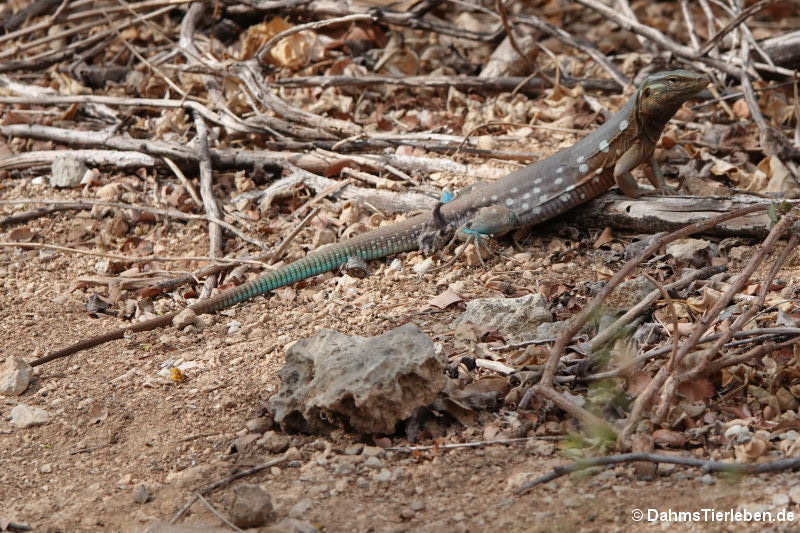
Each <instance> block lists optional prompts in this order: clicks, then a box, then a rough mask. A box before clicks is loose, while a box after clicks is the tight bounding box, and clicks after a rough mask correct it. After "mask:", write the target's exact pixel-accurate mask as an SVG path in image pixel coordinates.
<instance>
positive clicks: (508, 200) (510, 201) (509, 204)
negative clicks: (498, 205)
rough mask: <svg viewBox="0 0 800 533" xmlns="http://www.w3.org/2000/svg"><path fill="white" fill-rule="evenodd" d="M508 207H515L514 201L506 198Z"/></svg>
mask: <svg viewBox="0 0 800 533" xmlns="http://www.w3.org/2000/svg"><path fill="white" fill-rule="evenodd" d="M506 205H507V206H508V207H511V206H512V205H514V200H513V199H512V198H506Z"/></svg>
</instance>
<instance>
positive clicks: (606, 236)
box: [592, 226, 614, 250]
mask: <svg viewBox="0 0 800 533" xmlns="http://www.w3.org/2000/svg"><path fill="white" fill-rule="evenodd" d="M612 240H614V234H613V233H612V232H611V228H609V227H608V226H606V228H605V229H604V230H603V233H601V234H600V236H598V237H597V239H595V241H594V243H592V248H594V249H595V250H597V249H598V248H600V247H601V246H603V245H604V244H608V243H609V242H611V241H612Z"/></svg>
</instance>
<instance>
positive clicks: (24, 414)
mask: <svg viewBox="0 0 800 533" xmlns="http://www.w3.org/2000/svg"><path fill="white" fill-rule="evenodd" d="M49 421H50V414H49V413H48V412H47V411H45V410H44V409H40V408H39V407H32V406H30V405H25V404H24V403H21V404H19V405H17V406H16V407H14V408H13V409H12V410H11V425H13V426H16V427H18V428H27V427H30V426H38V425H41V424H47V423H48V422H49Z"/></svg>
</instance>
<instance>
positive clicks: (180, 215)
mask: <svg viewBox="0 0 800 533" xmlns="http://www.w3.org/2000/svg"><path fill="white" fill-rule="evenodd" d="M3 204H5V205H20V204H48V205H63V206H69V207H64V209H91V208H92V207H94V206H96V205H99V206H101V207H113V208H116V209H132V210H134V211H141V212H143V213H151V214H153V215H160V216H165V217H171V218H176V219H178V220H205V221H206V222H214V223H215V224H219V225H220V226H222V227H223V228H225V229H226V230H228V231H230V232H231V233H233V234H234V235H236V236H237V237H239V238H240V239H242V240H243V241H245V242H249V243H250V244H254V245H256V246H258V247H259V248H261V249H262V250H266V249H268V248H269V246H267V244H266V243H264V242H262V241H261V240H259V239H255V238H253V237H250V236H248V235H246V234H245V233H243V232H242V231H241V230H239V229H238V228H237V227H236V226H234V225H232V224H229V223H227V222H225V221H224V220H221V219H219V218H214V217H212V216H209V215H194V214H192V213H184V212H183V211H178V210H177V209H159V208H157V207H149V206H146V205H140V204H126V203H122V202H106V201H103V200H88V199H86V200H77V201H76V200H48V199H44V198H19V199H17V200H0V205H3Z"/></svg>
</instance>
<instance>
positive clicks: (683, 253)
mask: <svg viewBox="0 0 800 533" xmlns="http://www.w3.org/2000/svg"><path fill="white" fill-rule="evenodd" d="M666 252H667V253H668V254H669V255H671V256H672V257H674V258H675V260H676V261H677V262H678V263H681V264H685V265H687V264H688V265H692V266H694V267H697V268H700V267H704V266H706V265H708V264H710V263H711V258H712V257H714V256H716V255H719V253H718V251H717V250H716V247H715V246H713V245H712V244H711V243H710V242H709V241H706V240H703V239H679V240H677V241H674V242H671V243H670V244H668V245H667V247H666Z"/></svg>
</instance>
